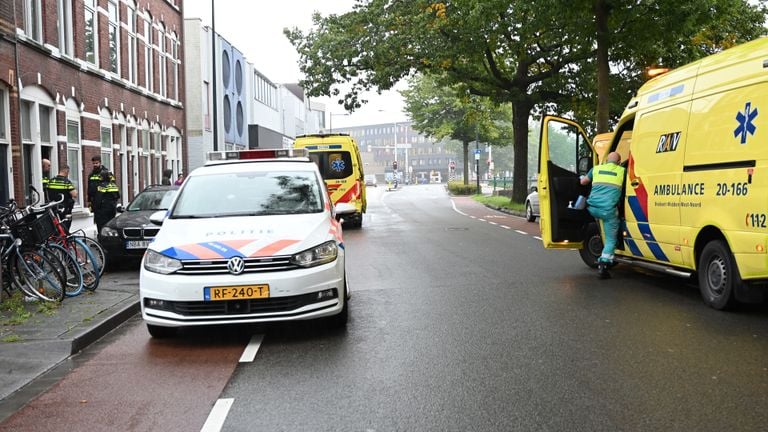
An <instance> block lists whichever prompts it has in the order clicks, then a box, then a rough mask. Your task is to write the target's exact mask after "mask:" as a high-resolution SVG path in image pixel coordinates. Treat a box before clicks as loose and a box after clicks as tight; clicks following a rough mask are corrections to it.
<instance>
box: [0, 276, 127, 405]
mask: <svg viewBox="0 0 768 432" xmlns="http://www.w3.org/2000/svg"><path fill="white" fill-rule="evenodd" d="M24 306H25V309H26V310H27V311H29V312H31V313H32V315H31V316H30V317H28V318H26V319H18V316H19V314H18V313H14V312H11V311H7V310H4V309H2V307H1V306H0V363H1V364H2V366H0V420H2V418H4V417H6V416H7V414H8V413H7V412H6V410H11V409H13V410H15V408H14V407H13V406H12V405H17V404H18V403H19V402H18V400H16V399H23V398H24V397H25V395H21V394H20V393H25V392H27V391H28V392H32V391H33V390H34V389H29V388H24V387H25V386H27V385H28V384H30V383H32V382H33V381H35V380H36V379H37V378H40V377H41V376H43V375H44V374H45V373H46V372H48V371H50V370H52V369H54V368H55V367H56V366H57V365H58V364H60V363H61V362H63V361H65V360H67V359H68V358H69V357H70V356H71V355H72V354H75V353H77V352H79V351H81V350H82V349H83V348H85V347H87V346H88V345H90V344H91V343H93V342H95V341H96V340H98V339H99V338H100V337H102V336H104V335H105V334H106V333H108V332H109V331H110V330H112V329H114V328H115V327H117V326H118V325H120V324H122V323H123V322H125V321H126V320H127V319H128V318H130V317H132V316H133V315H135V314H136V313H138V312H139V272H138V270H136V271H133V270H130V271H121V272H116V273H104V275H103V276H102V278H101V282H100V283H99V286H98V288H97V289H96V291H94V292H85V291H84V292H83V293H82V294H80V295H79V296H76V297H67V298H65V299H64V301H63V302H62V303H61V304H60V306H59V307H58V308H54V309H52V311H51V313H44V312H41V311H40V310H39V308H40V306H39V303H37V302H29V303H25V304H24ZM14 317H15V318H17V320H18V321H22V322H20V323H18V324H13V323H10V322H9V321H10V320H12V319H13V318H14ZM30 387H31V386H30ZM29 397H34V395H29V396H27V398H29Z"/></svg>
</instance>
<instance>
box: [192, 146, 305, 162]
mask: <svg viewBox="0 0 768 432" xmlns="http://www.w3.org/2000/svg"><path fill="white" fill-rule="evenodd" d="M295 157H307V151H306V150H305V149H259V150H236V151H215V152H208V157H207V159H208V161H211V162H214V161H227V160H257V159H284V158H295Z"/></svg>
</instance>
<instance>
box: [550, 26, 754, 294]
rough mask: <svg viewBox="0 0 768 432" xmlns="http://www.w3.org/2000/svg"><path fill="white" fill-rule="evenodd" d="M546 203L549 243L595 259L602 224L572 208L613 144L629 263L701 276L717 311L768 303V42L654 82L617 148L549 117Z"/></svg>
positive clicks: (623, 125) (623, 258) (631, 111)
mask: <svg viewBox="0 0 768 432" xmlns="http://www.w3.org/2000/svg"><path fill="white" fill-rule="evenodd" d="M542 122H543V124H542V129H541V139H540V150H539V156H540V157H539V201H540V206H541V231H542V235H541V237H542V241H543V243H544V247H546V248H567V249H572V248H580V251H581V256H582V259H584V261H585V262H586V263H587V264H588V265H590V266H593V267H594V266H596V260H597V257H598V256H599V255H600V250H601V249H602V240H601V239H602V237H601V231H600V230H599V229H598V227H597V224H595V221H594V219H593V218H592V217H591V216H590V215H589V213H588V212H586V211H584V210H574V209H570V208H568V202H569V201H573V200H575V199H576V198H577V197H578V196H579V195H584V196H587V195H588V194H589V186H582V185H580V183H579V176H580V175H584V174H586V173H587V172H588V171H589V169H590V168H592V166H593V165H595V164H598V163H599V162H600V161H601V160H602V159H603V158H604V157H605V156H606V155H607V153H608V152H610V151H616V152H618V153H619V154H621V165H622V166H624V167H626V179H625V182H624V193H623V195H622V199H621V201H620V202H619V209H618V210H619V216H620V219H621V229H620V230H619V233H618V236H619V239H618V242H617V250H616V257H617V259H616V260H617V261H618V262H619V263H624V264H631V265H637V266H642V267H646V268H651V269H655V270H660V271H663V272H666V273H669V274H673V275H678V276H683V277H691V276H694V275H695V276H696V277H697V278H698V283H699V288H700V290H701V295H702V298H703V299H704V302H705V303H706V304H708V305H709V306H711V307H713V308H715V309H724V308H727V307H729V306H732V305H733V304H734V303H735V302H736V301H743V302H758V301H761V300H762V299H763V295H764V293H765V288H764V287H765V286H766V283H767V282H768V253H767V252H766V248H768V199H766V198H767V197H768V149H767V148H766V143H767V142H768V38H762V39H759V40H756V41H752V42H749V43H746V44H743V45H741V46H737V47H735V48H732V49H729V50H726V51H723V52H721V53H718V54H715V55H712V56H709V57H706V58H704V59H702V60H699V61H697V62H694V63H691V64H689V65H686V66H683V67H681V68H679V69H677V70H675V71H672V72H669V73H667V74H665V75H662V76H659V77H657V78H654V79H653V80H650V81H648V82H647V83H646V84H645V85H643V86H642V87H641V88H640V90H639V91H638V92H637V95H636V96H635V97H634V98H632V99H631V100H630V101H629V104H628V105H627V108H626V109H625V111H624V113H623V114H622V116H621V119H620V120H619V122H618V124H617V126H616V128H615V131H614V133H613V134H612V137H611V139H610V141H609V144H608V145H601V146H598V147H599V148H600V151H596V148H595V146H594V145H593V144H591V142H590V140H589V139H587V137H586V135H585V133H584V131H583V129H582V128H581V127H580V126H579V125H578V124H576V123H575V122H573V121H570V120H567V119H564V118H558V117H552V116H547V117H545V118H544V119H543V120H542Z"/></svg>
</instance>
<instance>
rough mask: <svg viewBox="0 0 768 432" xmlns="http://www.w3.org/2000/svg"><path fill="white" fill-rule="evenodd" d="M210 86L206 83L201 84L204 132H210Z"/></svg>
mask: <svg viewBox="0 0 768 432" xmlns="http://www.w3.org/2000/svg"><path fill="white" fill-rule="evenodd" d="M210 87H211V85H210V84H209V83H208V82H203V123H204V124H205V130H211V102H210V100H211V94H210V91H211V89H210Z"/></svg>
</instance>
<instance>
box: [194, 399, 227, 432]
mask: <svg viewBox="0 0 768 432" xmlns="http://www.w3.org/2000/svg"><path fill="white" fill-rule="evenodd" d="M233 402H235V400H234V399H232V398H227V399H219V400H217V401H216V404H214V405H213V409H212V410H211V413H210V414H208V419H207V420H206V421H205V424H204V425H203V428H202V429H200V432H219V431H220V430H221V428H222V427H224V420H226V419H227V414H229V409H230V408H232V403H233Z"/></svg>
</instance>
